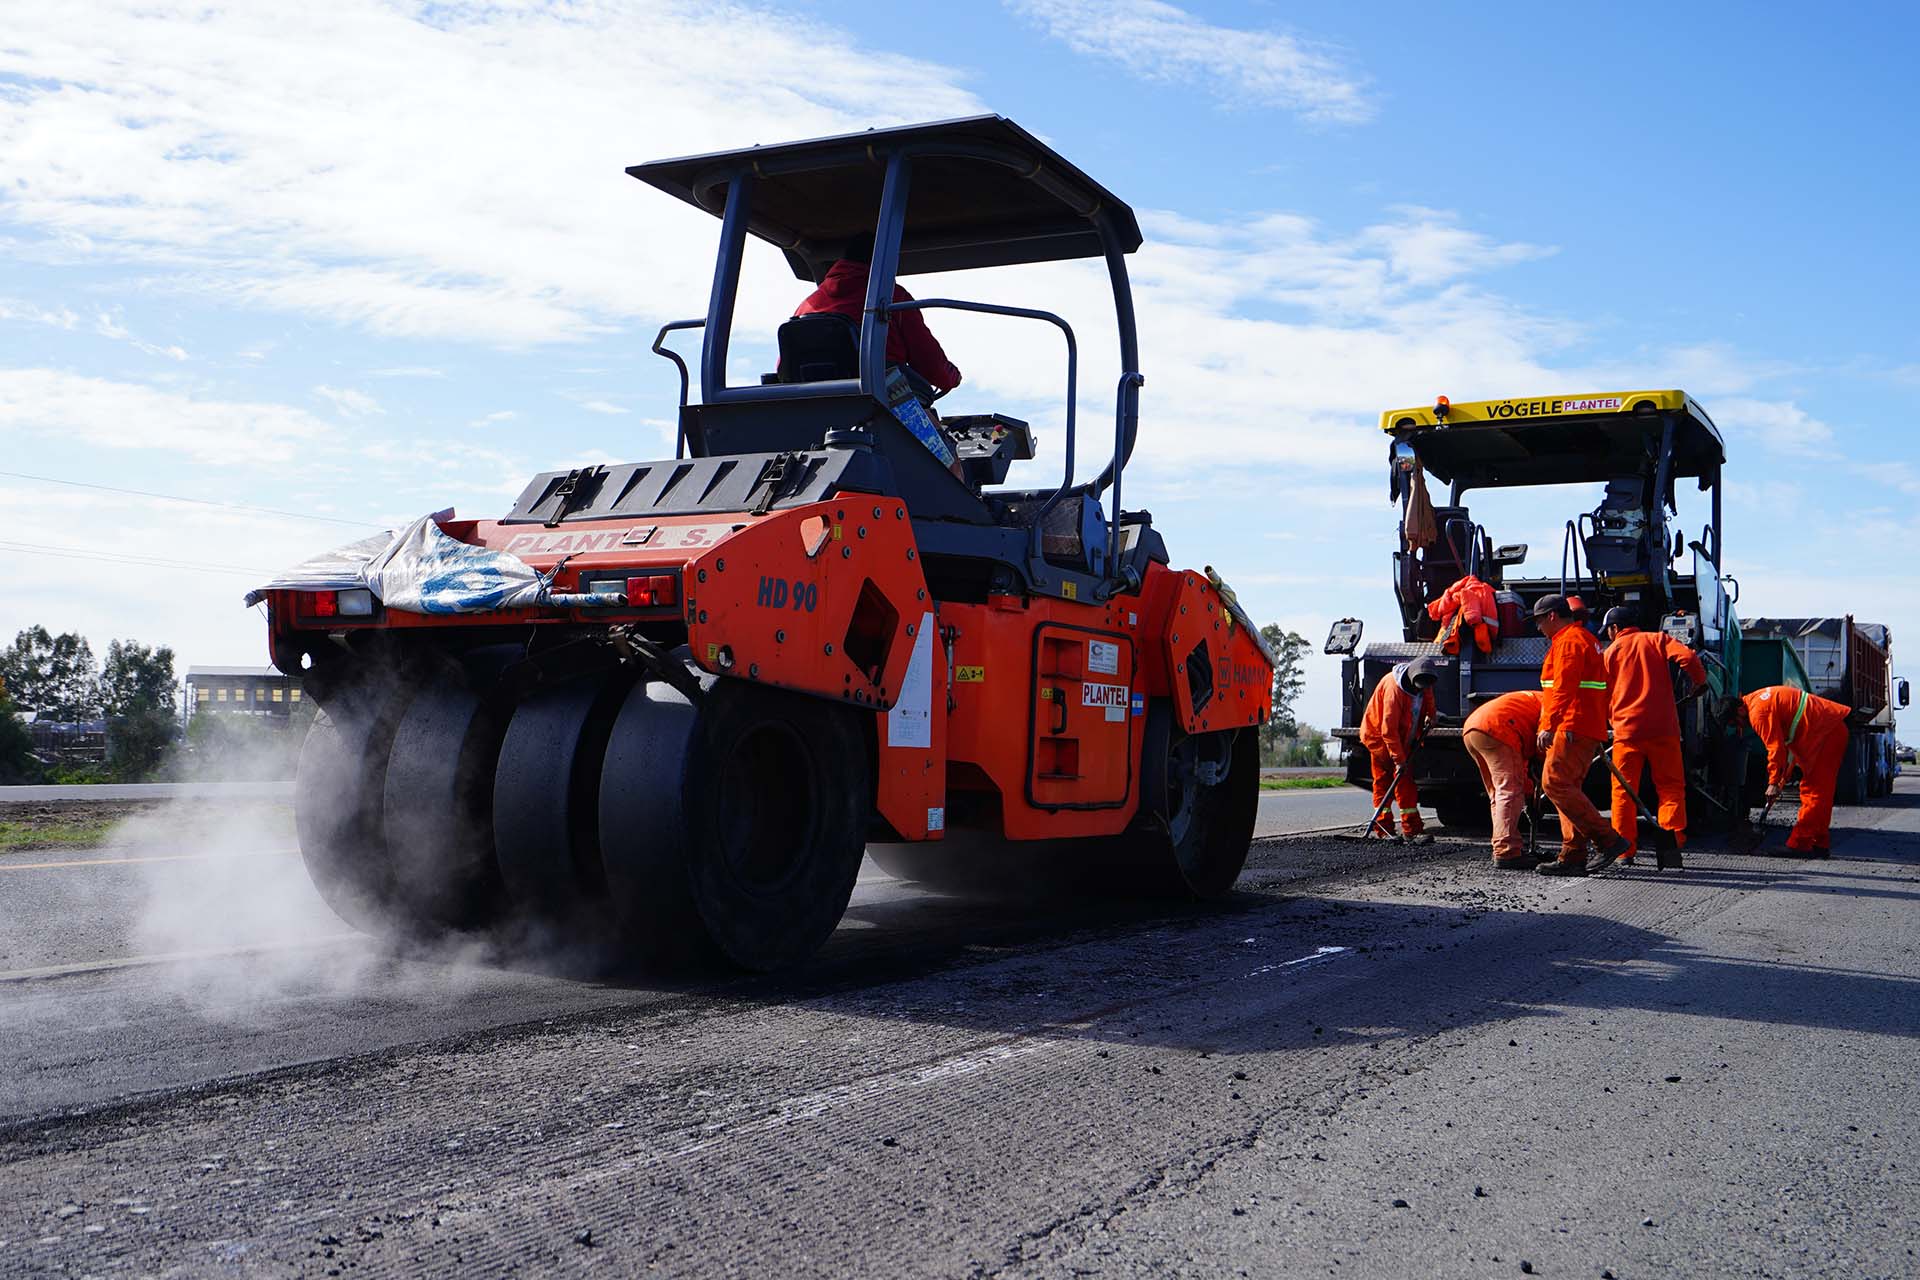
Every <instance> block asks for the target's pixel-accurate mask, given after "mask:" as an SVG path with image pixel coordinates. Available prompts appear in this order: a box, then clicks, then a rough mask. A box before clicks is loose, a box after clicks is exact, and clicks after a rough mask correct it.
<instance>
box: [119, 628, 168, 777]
mask: <svg viewBox="0 0 1920 1280" xmlns="http://www.w3.org/2000/svg"><path fill="white" fill-rule="evenodd" d="M178 689H179V684H178V682H177V681H175V680H174V678H173V650H171V649H169V648H167V647H166V646H165V645H162V646H161V647H160V648H158V649H153V648H149V647H148V646H146V645H144V644H140V643H138V642H137V641H133V640H127V641H120V640H115V641H113V642H112V643H111V644H109V645H108V646H107V665H106V668H105V669H104V670H103V671H102V672H101V673H100V702H101V705H102V706H103V707H104V708H105V710H106V714H107V763H108V764H109V765H111V766H112V767H113V772H114V774H115V775H116V776H117V777H121V778H125V779H127V780H129V781H134V780H138V779H141V778H145V777H147V776H149V775H150V774H152V773H153V771H154V770H155V769H157V768H158V767H159V766H160V762H161V761H162V760H164V759H165V758H166V755H167V751H168V749H169V748H170V747H171V746H172V745H173V741H174V738H175V737H176V736H178V732H179V722H178V716H177V715H176V714H175V711H174V703H173V698H174V693H175V692H176V691H177V690H178Z"/></svg>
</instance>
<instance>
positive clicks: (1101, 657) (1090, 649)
mask: <svg viewBox="0 0 1920 1280" xmlns="http://www.w3.org/2000/svg"><path fill="white" fill-rule="evenodd" d="M1087 670H1089V671H1092V672H1095V673H1097V674H1099V675H1103V676H1117V675H1119V674H1120V646H1119V645H1117V644H1114V643H1113V642H1112V641H1110V640H1089V641H1087Z"/></svg>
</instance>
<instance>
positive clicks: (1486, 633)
mask: <svg viewBox="0 0 1920 1280" xmlns="http://www.w3.org/2000/svg"><path fill="white" fill-rule="evenodd" d="M1427 616H1428V617H1429V618H1433V619H1436V620H1438V622H1439V623H1440V648H1441V651H1442V652H1444V653H1459V652H1460V633H1461V632H1462V631H1466V630H1471V631H1472V632H1473V647H1474V648H1476V649H1478V650H1479V651H1480V652H1482V653H1492V652H1493V642H1494V640H1495V639H1497V638H1498V637H1499V635H1500V608H1499V605H1498V604H1497V603H1495V601H1494V598H1493V588H1492V587H1490V586H1488V585H1487V584H1486V583H1484V582H1482V581H1480V579H1478V578H1476V577H1474V576H1473V575H1472V574H1468V575H1467V576H1466V577H1464V578H1462V579H1460V581H1458V582H1456V583H1454V584H1453V585H1452V586H1450V587H1448V588H1447V590H1446V594H1444V595H1442V596H1441V597H1440V598H1439V599H1438V600H1435V601H1434V602H1433V603H1432V604H1430V605H1428V606H1427Z"/></svg>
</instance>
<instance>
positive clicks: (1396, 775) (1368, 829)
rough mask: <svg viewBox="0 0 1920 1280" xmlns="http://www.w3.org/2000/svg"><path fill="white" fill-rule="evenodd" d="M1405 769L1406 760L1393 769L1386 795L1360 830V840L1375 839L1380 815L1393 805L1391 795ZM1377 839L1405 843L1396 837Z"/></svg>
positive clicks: (1398, 784) (1397, 786)
mask: <svg viewBox="0 0 1920 1280" xmlns="http://www.w3.org/2000/svg"><path fill="white" fill-rule="evenodd" d="M1411 758H1412V757H1411V756H1409V757H1408V759H1411ZM1406 767H1407V762H1406V760H1402V761H1401V762H1400V763H1399V764H1397V765H1395V766H1394V767H1393V781H1391V782H1389V783H1388V784H1387V794H1386V795H1384V796H1382V797H1381V798H1380V803H1379V804H1378V805H1376V806H1375V807H1374V810H1373V816H1372V817H1371V818H1368V819H1367V825H1366V826H1365V827H1364V828H1363V829H1362V830H1361V832H1360V838H1361V839H1362V840H1372V839H1374V838H1375V834H1374V831H1375V828H1377V827H1378V826H1379V825H1380V815H1381V814H1383V813H1385V812H1386V811H1387V806H1388V805H1390V804H1392V803H1393V793H1394V792H1395V791H1396V790H1397V789H1398V788H1399V786H1400V771H1401V770H1403V769H1405V768H1406ZM1378 838H1379V839H1381V840H1391V841H1393V842H1394V843H1395V844H1404V843H1406V841H1405V840H1403V839H1402V838H1401V837H1399V836H1396V835H1382V836H1379V837H1378Z"/></svg>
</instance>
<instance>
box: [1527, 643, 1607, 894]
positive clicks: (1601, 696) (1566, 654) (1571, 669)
mask: <svg viewBox="0 0 1920 1280" xmlns="http://www.w3.org/2000/svg"><path fill="white" fill-rule="evenodd" d="M1540 732H1541V733H1550V734H1552V735H1553V745H1552V746H1550V747H1548V748H1547V761H1546V764H1545V765H1544V766H1543V767H1542V768H1541V771H1540V774H1541V776H1540V789H1541V790H1543V791H1545V792H1546V793H1547V799H1549V800H1551V801H1553V807H1554V808H1555V809H1556V810H1558V811H1559V813H1560V861H1562V862H1585V861H1586V857H1587V843H1588V842H1589V841H1595V842H1598V841H1602V840H1606V839H1611V838H1612V835H1613V829H1612V828H1611V827H1609V826H1608V825H1607V820H1606V819H1605V818H1603V817H1601V816H1600V811H1599V810H1598V809H1596V808H1594V807H1593V801H1591V800H1589V799H1587V793H1586V791H1585V784H1586V777H1587V771H1588V770H1589V769H1591V768H1592V767H1593V758H1594V756H1596V755H1598V754H1599V753H1600V749H1601V748H1602V747H1603V746H1605V745H1606V737H1607V664H1606V661H1605V660H1604V659H1603V658H1601V656H1600V642H1599V641H1597V640H1595V639H1594V638H1593V633H1592V632H1591V631H1588V630H1587V629H1586V628H1585V627H1583V626H1581V625H1580V624H1579V623H1574V624H1573V625H1571V626H1566V627H1562V628H1561V629H1560V631H1559V632H1558V633H1557V634H1556V635H1555V636H1554V637H1553V643H1552V644H1550V645H1548V646H1547V660H1546V661H1545V662H1544V663H1542V664H1541V666H1540ZM1568 735H1572V736H1571V737H1569V736H1568Z"/></svg>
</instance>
